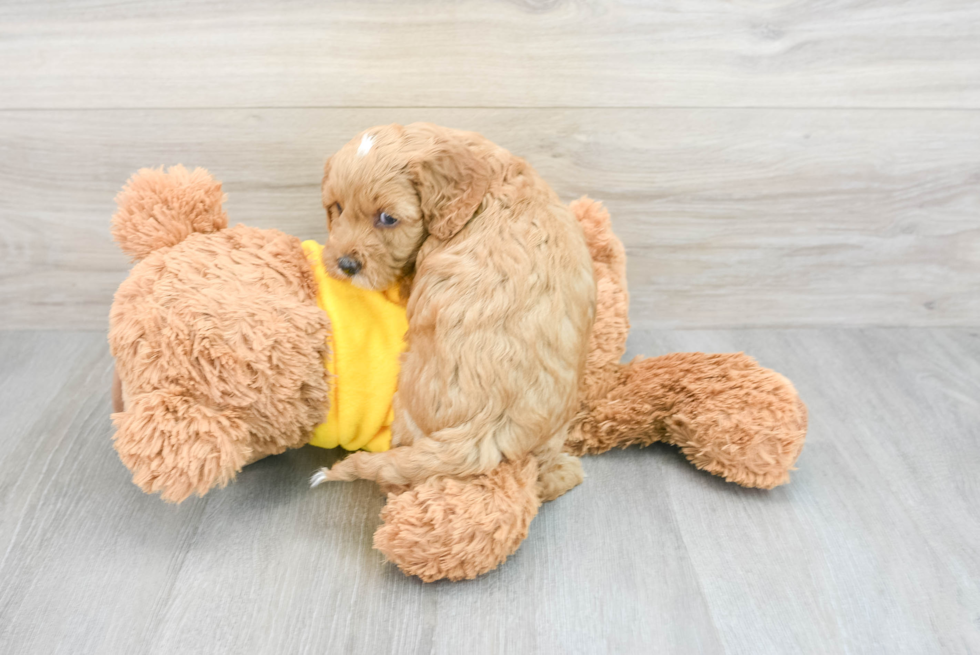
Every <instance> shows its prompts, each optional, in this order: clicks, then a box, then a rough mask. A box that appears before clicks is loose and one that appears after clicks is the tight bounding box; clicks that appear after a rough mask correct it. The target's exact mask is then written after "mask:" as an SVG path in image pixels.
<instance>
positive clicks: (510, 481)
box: [374, 457, 539, 582]
mask: <svg viewBox="0 0 980 655" xmlns="http://www.w3.org/2000/svg"><path fill="white" fill-rule="evenodd" d="M537 478H538V468H537V461H536V460H535V458H534V457H527V458H525V459H524V460H522V461H519V462H508V461H505V462H502V463H501V464H500V465H499V466H497V467H496V468H495V469H493V470H492V471H491V472H490V473H487V474H485V475H479V476H476V477H474V478H469V479H456V478H451V477H442V476H440V477H435V478H429V479H427V480H426V481H425V482H423V483H422V484H420V485H418V486H416V487H414V488H412V489H409V490H407V491H404V492H403V493H400V494H389V495H388V502H387V504H386V505H385V507H384V509H383V510H382V511H381V519H382V521H383V524H382V525H381V527H379V528H378V530H377V531H376V532H375V533H374V547H375V548H377V549H378V550H380V551H381V552H382V553H384V555H385V557H387V558H388V560H389V561H392V562H394V563H395V564H397V565H398V568H400V569H401V570H402V572H404V573H405V574H406V575H416V576H418V577H419V578H421V579H422V580H423V581H424V582H433V581H435V580H441V579H444V578H447V579H449V580H469V579H472V578H475V577H477V576H478V575H482V574H483V573H486V572H488V571H491V570H493V569H495V568H497V566H498V565H500V564H501V563H502V562H503V561H504V560H506V559H507V557H508V556H510V555H511V554H513V553H514V551H516V550H517V548H518V547H519V546H520V545H521V542H522V541H524V538H525V537H526V536H527V531H528V526H529V525H530V524H531V520H532V519H533V518H534V516H535V515H536V514H537V512H538V505H539V501H538V494H537V492H536V489H535V486H536V480H537Z"/></svg>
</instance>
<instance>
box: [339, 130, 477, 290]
mask: <svg viewBox="0 0 980 655" xmlns="http://www.w3.org/2000/svg"><path fill="white" fill-rule="evenodd" d="M464 135H465V133H460V132H456V131H454V130H449V129H447V128H442V127H438V126H436V125H430V124H426V123H414V124H412V125H408V126H406V127H402V126H401V125H387V126H383V127H376V128H372V129H370V130H367V131H365V132H363V133H361V134H359V135H358V136H357V137H355V138H354V139H353V140H352V141H351V142H350V143H348V144H347V145H345V146H344V147H343V148H341V149H340V150H339V151H338V152H337V153H336V154H335V155H334V156H333V157H331V158H330V159H329V160H328V161H327V163H326V166H325V167H324V171H323V185H322V194H323V206H324V207H325V208H326V210H327V228H328V230H329V231H330V237H329V239H328V240H327V244H326V247H325V248H324V249H323V263H324V266H325V267H326V269H327V270H328V271H329V272H330V273H331V274H332V275H334V276H335V277H338V278H341V279H345V278H349V279H350V280H351V281H352V282H353V283H354V284H356V285H357V286H360V287H364V288H367V289H385V288H387V287H389V286H391V284H393V283H394V282H396V281H397V280H399V279H400V278H402V277H404V276H405V275H408V274H409V273H411V271H412V269H413V267H414V265H415V257H416V255H417V254H418V251H419V248H420V247H421V246H422V244H423V243H424V242H425V240H426V239H427V238H429V237H430V236H432V237H435V238H438V239H441V240H447V239H450V238H452V236H453V235H455V234H456V233H457V232H458V231H459V230H460V229H462V227H463V226H464V225H466V223H467V222H468V221H469V220H470V219H471V218H472V217H473V215H474V214H475V213H476V212H477V209H478V208H479V206H480V203H481V201H482V200H483V197H484V196H485V195H486V193H487V189H488V187H489V184H490V165H489V164H488V163H487V162H486V161H484V160H483V159H481V158H480V157H478V156H477V154H476V153H475V152H474V151H473V150H472V149H471V148H470V147H469V146H468V145H467V141H466V138H465V136H464Z"/></svg>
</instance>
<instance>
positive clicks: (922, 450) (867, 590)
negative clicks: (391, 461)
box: [0, 329, 980, 655]
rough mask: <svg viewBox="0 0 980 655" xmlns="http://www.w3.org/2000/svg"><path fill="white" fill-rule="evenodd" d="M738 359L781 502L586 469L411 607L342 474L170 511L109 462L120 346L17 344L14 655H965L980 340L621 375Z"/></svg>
mask: <svg viewBox="0 0 980 655" xmlns="http://www.w3.org/2000/svg"><path fill="white" fill-rule="evenodd" d="M694 349H702V350H706V351H730V350H746V351H747V352H749V353H751V354H753V355H755V356H757V357H758V358H759V359H760V361H761V362H762V363H763V364H764V365H767V366H771V367H774V368H776V369H777V370H779V371H781V372H782V373H784V374H786V375H787V376H788V377H790V378H791V379H792V380H793V381H794V383H795V384H796V385H797V387H798V389H799V390H800V392H801V395H802V396H803V398H804V399H805V400H806V401H807V403H808V404H809V407H810V418H811V429H810V433H809V436H808V440H807V445H806V448H805V449H804V451H803V455H802V458H801V460H800V462H799V470H798V471H797V472H796V473H795V474H794V477H793V481H792V482H791V483H790V484H789V485H788V486H785V487H780V488H778V489H776V490H774V491H771V492H763V491H754V490H746V489H741V488H738V487H735V486H733V485H729V484H726V483H724V482H722V481H721V480H718V479H717V478H714V477H712V476H709V475H706V474H704V473H701V472H698V471H696V470H694V469H693V468H692V467H690V465H688V464H687V463H686V462H685V461H684V460H683V459H682V458H681V457H680V456H679V454H678V453H677V452H676V450H674V449H672V448H669V447H660V446H657V447H653V448H649V449H644V450H636V449H632V450H627V451H617V452H614V453H607V454H605V455H602V456H599V457H591V458H587V459H586V460H585V467H586V472H587V475H588V477H587V479H586V481H585V483H584V484H583V485H582V486H581V487H579V488H578V489H576V490H574V491H573V492H571V493H570V494H568V495H567V496H564V497H563V498H561V499H559V500H558V501H556V502H554V503H551V504H549V505H547V506H545V507H544V508H543V509H542V511H541V514H540V515H539V516H538V518H537V519H535V522H534V523H533V525H532V528H531V534H530V536H529V538H528V540H527V541H526V542H525V544H524V545H523V546H522V547H521V549H520V550H519V551H518V552H517V554H516V555H515V556H514V557H513V558H512V559H511V560H510V561H508V562H507V563H506V564H505V565H504V566H503V567H502V568H501V569H499V570H498V571H496V572H494V573H492V574H490V575H487V576H485V577H483V578H480V579H478V580H476V581H473V582H467V583H459V584H453V583H437V584H433V585H423V584H422V583H419V582H418V581H416V580H414V579H409V578H405V577H404V576H402V575H401V574H400V573H398V571H397V570H393V569H392V567H391V566H390V565H385V564H384V563H383V562H382V561H381V558H380V556H379V555H378V554H377V553H376V552H375V551H373V550H372V549H371V546H370V540H371V534H372V532H373V530H374V528H375V526H376V525H377V520H378V512H379V510H380V508H381V504H382V499H381V498H380V497H379V495H378V493H377V491H376V489H375V488H374V487H373V486H372V485H370V484H368V483H355V484H337V485H327V486H325V487H320V488H318V489H316V490H315V491H314V490H310V489H309V488H308V487H307V485H306V478H307V476H308V474H309V473H310V472H311V471H312V470H314V469H315V468H316V467H317V466H320V465H323V464H325V463H328V462H329V461H331V458H332V457H333V453H331V452H330V451H322V450H318V449H314V448H304V449H301V450H298V451H293V452H290V453H287V454H284V455H281V456H278V457H274V458H270V459H267V460H263V461H261V462H259V463H257V464H254V465H252V466H249V467H247V468H246V469H245V470H244V471H243V472H242V474H241V475H240V477H239V478H238V480H237V481H235V482H234V483H232V484H231V485H230V486H229V487H228V488H226V489H223V490H218V491H214V492H212V493H211V494H209V495H208V496H207V497H206V498H205V499H193V500H190V501H188V502H186V503H184V504H182V505H179V506H173V505H167V504H165V503H163V502H162V501H160V500H159V499H158V498H156V497H150V496H147V495H144V494H142V493H141V492H139V490H138V489H137V488H136V487H135V486H133V485H132V484H131V483H130V482H129V480H128V475H127V473H126V471H125V469H124V468H123V467H122V465H121V464H120V463H119V461H118V458H117V457H116V455H115V453H114V452H113V450H112V447H111V441H110V435H111V426H110V423H109V419H108V412H109V394H108V390H109V381H110V373H111V370H110V360H109V357H108V353H107V352H106V350H107V349H106V346H105V343H104V336H103V335H102V334H100V333H84V332H83V333H75V332H46V333H40V334H38V333H32V332H2V333H0V356H2V357H3V360H2V361H3V364H4V366H3V367H2V368H0V409H2V414H0V421H2V424H0V427H2V428H3V429H4V435H5V439H6V442H5V448H4V453H3V456H2V457H0V481H2V485H3V486H2V495H0V499H2V503H3V504H2V512H0V553H2V560H0V580H3V584H2V585H0V652H4V653H26V654H29V653H72V654H73V655H75V654H84V653H99V654H107V653H108V654H113V653H160V654H169V653H177V652H179V653H216V652H241V653H270V654H271V653H276V654H278V653H287V652H288V653H322V652H345V653H352V654H354V655H357V654H360V653H381V652H398V653H406V654H411V653H437V654H438V653H474V654H480V653H505V652H506V653H556V652H561V653H605V652H615V653H658V652H664V653H667V652H685V653H686V652H699V653H733V654H740V653H746V654H749V653H751V654H752V655H767V654H770V653H773V654H782V653H788V652H792V653H818V654H824V653H841V652H849V653H881V652H887V653H910V654H911V653H914V654H920V653H933V652H937V653H938V652H942V653H975V652H977V651H978V650H980V624H978V621H977V619H978V609H980V582H978V581H980V549H978V548H977V544H978V543H980V516H978V514H977V512H976V507H977V505H978V503H980V485H978V484H977V482H976V475H975V472H976V470H977V468H978V467H980V445H978V444H980V428H978V426H980V403H978V402H977V399H978V398H980V382H978V381H980V332H977V331H976V330H939V329H908V330H906V329H893V330H887V329H868V330H829V329H824V330H784V331H776V330H728V331H664V330H648V331H642V330H638V331H634V333H633V335H632V336H631V341H630V355H633V354H639V353H645V354H660V353H663V352H669V351H673V350H694Z"/></svg>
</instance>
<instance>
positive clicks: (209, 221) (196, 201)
mask: <svg viewBox="0 0 980 655" xmlns="http://www.w3.org/2000/svg"><path fill="white" fill-rule="evenodd" d="M224 200H225V194H224V193H222V191H221V183H220V182H218V181H216V180H215V179H214V178H213V177H211V175H210V173H208V172H207V171H206V170H204V169H203V168H195V169H194V170H193V171H188V170H187V169H186V168H184V167H183V166H180V165H177V166H171V167H170V168H169V169H167V170H166V171H164V170H163V169H162V168H158V169H152V168H143V169H140V170H139V171H138V172H137V173H136V174H135V175H133V176H132V177H131V178H129V181H128V182H127V183H126V186H125V187H123V190H122V191H120V192H119V195H117V196H116V204H117V205H118V209H117V211H116V213H115V214H114V215H113V217H112V236H113V237H114V238H115V240H116V242H117V243H119V247H120V248H122V250H123V252H125V253H127V254H128V255H129V256H130V257H132V259H133V261H139V260H141V259H143V258H145V257H146V256H147V255H149V254H150V253H151V252H153V251H154V250H157V249H159V248H167V247H170V246H175V245H177V244H178V243H180V242H181V241H183V240H184V239H186V238H187V237H188V236H190V235H191V234H194V233H195V232H204V233H208V232H216V231H218V230H223V229H224V228H226V227H227V226H228V216H227V215H226V214H225V211H224V209H222V208H221V204H222V202H224Z"/></svg>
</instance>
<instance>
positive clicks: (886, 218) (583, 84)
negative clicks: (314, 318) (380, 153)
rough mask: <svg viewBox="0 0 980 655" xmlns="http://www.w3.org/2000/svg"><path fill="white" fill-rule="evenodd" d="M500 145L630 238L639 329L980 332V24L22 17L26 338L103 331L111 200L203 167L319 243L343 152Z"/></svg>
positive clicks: (790, 15) (21, 240) (312, 10)
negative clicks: (177, 167) (364, 139)
mask: <svg viewBox="0 0 980 655" xmlns="http://www.w3.org/2000/svg"><path fill="white" fill-rule="evenodd" d="M414 120H430V121H434V122H438V123H444V124H448V125H452V126H455V127H462V128H467V129H475V130H478V131H481V132H483V133H484V134H486V135H487V136H488V137H490V138H492V139H494V140H495V141H497V142H499V143H501V144H502V145H505V146H506V147H508V148H510V149H511V150H512V151H514V152H516V153H518V154H521V155H523V156H525V157H526V158H527V159H528V160H529V161H530V162H531V163H532V164H533V165H535V166H536V167H537V168H538V169H539V170H540V171H541V172H542V174H543V175H544V176H545V177H546V178H547V179H548V180H549V181H551V182H552V183H553V185H554V186H555V187H556V189H557V190H558V191H559V193H560V194H561V195H562V197H564V198H567V199H569V200H571V199H573V198H575V197H578V196H580V195H583V194H588V195H590V196H592V197H595V198H599V199H602V200H604V201H605V202H606V203H607V204H608V206H609V208H610V210H611V211H612V214H613V219H614V224H615V228H616V230H617V232H618V233H619V234H620V235H621V236H622V238H623V240H624V241H625V242H626V244H627V248H628V252H629V257H630V262H629V276H630V284H631V291H632V297H633V305H632V319H633V322H634V325H637V326H640V327H646V328H658V327H745V326H773V327H777V326H778V327H786V326H802V325H884V326H898V325H920V326H932V325H978V324H980V4H978V3H976V2H973V1H971V0H919V1H917V2H903V1H895V0H866V1H861V0H850V1H846V0H841V1H824V0H819V1H807V2H803V1H796V2H793V1H777V2H773V1H767V2H763V1H752V2H723V1H720V0H713V1H709V0H695V1H684V2H682V1H681V0H673V1H670V0H662V1H659V2H605V1H596V2H561V1H558V0H553V1H548V0H541V1H527V2H475V1H461V2H450V1H448V0H423V1H419V2H332V1H316V2H314V1H305V0H304V1H301V0H295V1H286V2H276V3H272V2H269V3H261V2H251V1H248V0H245V1H241V2H219V1H204V2H167V3H163V2H160V3H155V2H139V3H117V4H106V3H103V2H96V1H93V0H88V1H86V0H82V1H81V2H67V1H66V2H60V1H57V0H53V1H51V2H44V3H38V2H30V1H27V0H20V1H16V0H12V1H10V2H6V3H3V4H2V5H0V327H3V328H45V329H58V328H64V327H71V328H75V329H77V328H94V329H100V328H103V327H104V326H105V324H106V316H107V313H108V307H109V304H110V302H111V299H112V294H113V292H114V290H115V288H116V286H117V285H118V284H119V282H120V281H121V280H122V279H123V277H124V276H125V274H126V271H127V269H128V263H127V261H126V259H125V257H123V255H122V254H121V253H120V252H119V251H118V250H117V249H116V247H115V246H114V244H113V243H112V242H111V239H110V237H109V233H108V221H109V217H110V215H111V214H112V211H113V200H112V199H113V196H114V194H115V192H116V191H117V190H118V188H119V187H120V186H121V185H122V184H123V183H124V182H125V180H126V178H127V176H128V175H129V174H131V173H132V172H134V171H135V170H136V169H138V168H140V167H142V166H159V165H164V164H173V163H178V162H180V163H183V164H185V165H188V166H205V167H207V168H208V169H209V170H211V171H212V173H213V174H214V175H215V176H216V177H217V178H219V179H221V180H222V181H224V183H225V189H226V191H227V192H228V194H229V201H228V205H227V208H228V211H229V215H230V216H231V218H232V221H240V222H244V223H249V224H253V225H258V226H263V227H278V228H280V229H283V230H286V231H290V232H293V233H295V234H297V235H299V236H302V237H312V238H321V239H322V238H323V237H324V234H325V227H324V222H323V217H322V209H321V208H320V206H319V197H318V185H319V174H320V167H321V165H322V162H323V160H324V159H325V157H326V156H327V155H328V154H329V152H331V151H332V150H334V149H336V148H337V147H339V146H340V145H341V144H342V143H344V142H345V141H346V140H347V139H348V138H349V137H350V136H351V135H353V134H354V133H356V132H357V131H359V130H361V129H363V128H365V127H368V126H370V125H373V124H378V123H388V122H411V121H414Z"/></svg>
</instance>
